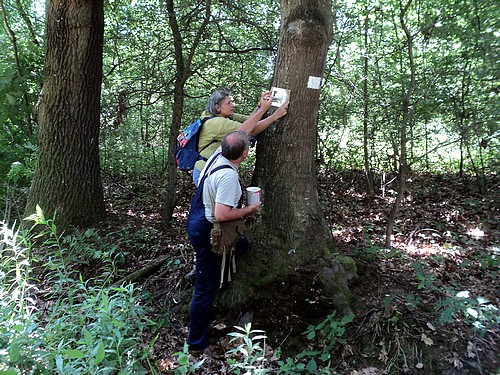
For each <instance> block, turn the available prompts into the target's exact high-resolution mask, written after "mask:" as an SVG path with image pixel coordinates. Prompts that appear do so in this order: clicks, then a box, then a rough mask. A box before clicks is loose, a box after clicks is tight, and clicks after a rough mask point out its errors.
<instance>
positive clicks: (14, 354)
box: [9, 340, 21, 363]
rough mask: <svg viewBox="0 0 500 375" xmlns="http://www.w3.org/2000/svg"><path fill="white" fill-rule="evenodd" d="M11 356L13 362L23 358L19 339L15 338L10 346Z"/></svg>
mask: <svg viewBox="0 0 500 375" xmlns="http://www.w3.org/2000/svg"><path fill="white" fill-rule="evenodd" d="M9 358H10V361H11V362H14V363H16V362H17V361H18V360H19V358H21V349H20V348H19V343H18V341H17V340H13V341H12V343H11V344H10V348H9Z"/></svg>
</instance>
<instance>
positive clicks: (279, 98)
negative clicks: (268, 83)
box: [271, 87, 290, 107]
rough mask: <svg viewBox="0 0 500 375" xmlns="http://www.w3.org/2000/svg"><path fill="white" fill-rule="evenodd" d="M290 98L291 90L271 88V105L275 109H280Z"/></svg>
mask: <svg viewBox="0 0 500 375" xmlns="http://www.w3.org/2000/svg"><path fill="white" fill-rule="evenodd" d="M289 98H290V90H287V89H282V88H279V87H272V88H271V100H272V101H271V105H272V106H273V107H280V106H281V105H282V104H283V103H284V102H286V101H287V100H288V99H289Z"/></svg>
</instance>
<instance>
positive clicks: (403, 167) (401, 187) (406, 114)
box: [385, 0, 415, 248]
mask: <svg viewBox="0 0 500 375" xmlns="http://www.w3.org/2000/svg"><path fill="white" fill-rule="evenodd" d="M411 2H412V0H409V1H408V2H407V3H406V5H405V6H404V7H402V9H401V13H400V16H399V20H400V22H401V27H402V28H403V30H404V33H405V36H406V44H407V50H408V63H409V67H410V81H409V83H408V87H407V89H406V93H405V95H404V96H403V107H402V112H403V118H402V123H401V133H400V134H401V139H400V142H401V143H400V146H401V156H400V160H399V172H398V188H397V196H396V201H395V202H394V204H393V206H392V209H391V212H390V214H389V218H388V220H387V230H386V237H385V246H386V247H387V248H390V247H391V242H392V233H393V231H394V223H395V221H396V217H397V213H398V211H399V209H400V207H401V202H402V201H403V197H404V193H405V190H406V176H407V173H408V164H407V155H406V144H407V136H406V131H407V128H408V127H409V126H410V125H411V123H412V121H413V119H412V108H411V104H410V103H411V100H412V95H413V90H414V89H415V61H414V58H413V36H412V35H411V33H410V30H409V29H408V26H407V25H406V22H405V15H406V12H407V10H408V8H409V7H410V5H411Z"/></svg>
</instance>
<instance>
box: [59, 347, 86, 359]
mask: <svg viewBox="0 0 500 375" xmlns="http://www.w3.org/2000/svg"><path fill="white" fill-rule="evenodd" d="M63 355H64V356H65V357H66V358H77V359H78V358H84V357H85V353H84V352H83V351H81V350H77V349H66V350H64V351H63Z"/></svg>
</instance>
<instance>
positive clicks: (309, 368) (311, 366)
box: [307, 358, 318, 373]
mask: <svg viewBox="0 0 500 375" xmlns="http://www.w3.org/2000/svg"><path fill="white" fill-rule="evenodd" d="M317 369H318V365H317V364H316V361H315V360H314V358H312V359H311V360H310V361H309V363H308V364H307V371H309V372H312V373H314V372H315V371H316V370H317Z"/></svg>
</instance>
